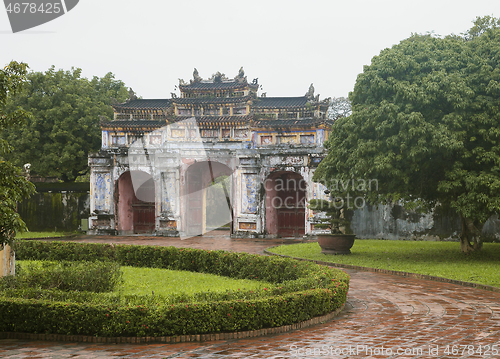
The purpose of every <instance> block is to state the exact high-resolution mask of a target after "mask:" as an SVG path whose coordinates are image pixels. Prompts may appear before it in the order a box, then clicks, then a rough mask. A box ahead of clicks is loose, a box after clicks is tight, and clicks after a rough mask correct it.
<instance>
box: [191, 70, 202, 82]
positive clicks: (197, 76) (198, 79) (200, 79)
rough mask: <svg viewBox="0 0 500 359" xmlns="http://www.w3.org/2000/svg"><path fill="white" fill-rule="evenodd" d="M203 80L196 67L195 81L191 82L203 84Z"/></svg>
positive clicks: (194, 72)
mask: <svg viewBox="0 0 500 359" xmlns="http://www.w3.org/2000/svg"><path fill="white" fill-rule="evenodd" d="M202 80H203V79H202V78H201V76H200V75H199V74H198V70H197V69H196V67H195V68H194V71H193V79H192V80H191V83H193V82H201V81H202Z"/></svg>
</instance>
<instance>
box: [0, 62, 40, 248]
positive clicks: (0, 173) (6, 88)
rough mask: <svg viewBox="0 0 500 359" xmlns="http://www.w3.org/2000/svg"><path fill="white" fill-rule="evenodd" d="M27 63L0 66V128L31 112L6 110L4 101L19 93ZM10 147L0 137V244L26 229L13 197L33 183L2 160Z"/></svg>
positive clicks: (27, 190) (17, 197) (26, 191)
mask: <svg viewBox="0 0 500 359" xmlns="http://www.w3.org/2000/svg"><path fill="white" fill-rule="evenodd" d="M27 68H28V66H27V65H26V64H24V63H17V62H15V61H12V62H11V63H10V64H9V65H7V66H6V67H5V68H4V69H3V70H2V69H0V131H1V132H3V131H5V129H7V128H9V127H15V128H17V127H19V126H20V125H21V124H22V122H23V121H24V120H25V119H26V118H29V117H30V116H31V115H30V114H29V113H28V112H26V111H24V110H23V109H20V108H17V109H14V110H12V111H7V110H6V106H5V105H6V102H7V101H8V100H9V98H11V97H12V96H15V95H16V94H19V93H20V91H21V89H22V87H23V85H24V84H25V83H26V74H27ZM11 151H12V147H11V146H10V145H9V143H8V142H7V141H6V140H5V139H2V138H0V247H3V245H5V244H10V243H11V242H12V240H13V239H14V237H15V234H16V232H17V231H23V230H27V228H26V225H25V223H24V222H23V221H22V220H21V217H20V216H19V215H18V214H17V212H16V206H17V201H20V200H22V199H23V198H25V197H29V196H30V195H31V194H32V193H33V192H34V186H33V184H31V183H30V182H29V181H28V180H27V179H26V178H25V177H24V176H23V174H22V171H21V169H20V168H18V167H16V166H14V165H13V164H12V163H10V162H8V161H6V160H5V158H4V156H5V155H6V154H8V153H9V152H11Z"/></svg>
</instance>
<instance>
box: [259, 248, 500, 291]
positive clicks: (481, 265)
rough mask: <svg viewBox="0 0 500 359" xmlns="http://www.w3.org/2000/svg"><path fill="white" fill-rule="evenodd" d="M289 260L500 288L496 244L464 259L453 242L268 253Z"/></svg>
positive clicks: (306, 249)
mask: <svg viewBox="0 0 500 359" xmlns="http://www.w3.org/2000/svg"><path fill="white" fill-rule="evenodd" d="M269 251H270V252H272V253H277V254H283V255H287V256H291V257H298V258H306V259H313V260H321V261H325V262H332V263H341V264H350V265H355V266H361V267H370V268H380V269H389V270H395V271H403V272H410V273H418V274H426V275H432V276H437V277H444V278H449V279H455V280H461V281H465V282H474V283H480V284H486V285H490V286H494V287H500V243H484V247H483V249H482V250H481V251H479V252H477V253H476V252H475V253H470V254H468V255H466V254H464V253H462V252H461V251H460V244H459V243H457V242H429V241H391V240H375V239H356V241H355V242H354V246H353V247H352V249H351V252H352V254H350V255H337V256H335V255H327V254H322V253H321V248H320V247H319V245H318V243H317V242H312V243H301V244H292V245H283V246H279V247H275V248H271V249H269Z"/></svg>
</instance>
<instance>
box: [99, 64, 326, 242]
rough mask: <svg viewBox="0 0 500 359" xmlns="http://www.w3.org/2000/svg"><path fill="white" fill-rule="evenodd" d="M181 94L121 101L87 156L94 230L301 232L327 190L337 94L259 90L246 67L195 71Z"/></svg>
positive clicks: (306, 229)
mask: <svg viewBox="0 0 500 359" xmlns="http://www.w3.org/2000/svg"><path fill="white" fill-rule="evenodd" d="M178 87H179V90H180V95H179V96H177V95H176V94H174V93H173V94H172V95H171V98H169V99H137V98H135V97H134V96H131V98H130V99H129V100H128V101H127V102H125V103H123V104H116V105H114V106H113V108H114V120H113V121H110V122H102V123H101V128H102V148H101V150H100V151H99V152H98V153H93V154H90V155H89V165H90V167H91V216H90V218H89V229H90V233H96V234H97V233H106V234H133V233H153V234H156V235H164V236H177V235H180V236H184V237H187V236H194V235H199V234H203V233H205V232H207V231H209V230H211V229H214V228H218V227H221V226H227V227H229V228H230V230H231V234H232V236H234V237H242V236H253V237H256V236H262V237H301V236H303V235H307V234H310V233H311V232H312V230H313V227H314V220H313V213H312V211H310V210H309V209H307V202H308V201H309V200H310V199H312V198H321V197H322V196H324V194H323V188H322V187H321V185H318V184H316V183H313V182H312V180H311V178H312V175H313V173H314V170H315V168H316V167H317V165H318V164H319V162H320V161H321V159H322V158H323V157H324V148H323V142H324V141H325V140H326V139H327V137H328V128H329V124H328V119H327V111H328V107H329V103H330V99H324V100H322V101H321V100H320V99H319V95H317V96H315V95H314V88H313V86H312V85H311V87H310V88H309V91H308V92H307V93H306V94H305V95H304V96H299V97H266V96H265V94H262V95H259V94H258V90H259V84H258V80H257V79H254V80H253V81H251V82H248V81H247V78H246V76H245V74H244V71H243V69H240V71H239V73H238V75H237V76H235V77H234V78H232V79H229V78H227V77H226V76H225V75H224V74H221V73H219V72H218V73H216V74H215V75H213V76H212V77H211V78H209V79H202V78H201V77H200V76H199V74H198V72H197V71H196V69H195V71H194V73H193V79H192V80H190V81H189V83H187V82H184V81H183V80H179V86H178Z"/></svg>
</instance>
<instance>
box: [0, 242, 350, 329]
mask: <svg viewBox="0 0 500 359" xmlns="http://www.w3.org/2000/svg"><path fill="white" fill-rule="evenodd" d="M14 248H15V250H16V257H17V258H18V259H22V260H28V259H31V260H41V259H47V260H69V259H71V260H85V261H97V260H113V261H116V262H118V263H119V264H121V265H131V266H139V267H156V268H166V269H175V270H189V271H193V272H203V273H211V274H217V275H223V276H227V277H231V278H238V279H243V278H244V279H254V280H264V281H268V282H271V283H273V286H272V287H270V288H265V289H263V290H262V291H261V292H260V293H253V292H252V291H247V292H245V291H238V292H229V293H227V294H223V295H221V296H220V297H218V298H215V299H216V300H213V299H214V298H213V297H211V296H207V298H205V299H206V300H205V301H203V300H200V298H201V299H203V298H202V297H200V298H197V299H198V301H192V302H189V303H186V302H183V303H180V302H177V303H171V302H168V301H166V300H162V299H161V298H159V299H158V298H156V302H155V301H153V300H149V301H148V300H147V299H146V298H144V299H145V303H148V305H140V304H138V305H125V304H123V301H122V300H120V299H116V298H115V302H116V303H118V304H113V300H110V301H108V302H106V300H103V301H99V300H89V302H75V301H72V300H71V299H72V298H76V297H79V298H80V299H81V298H82V297H86V298H101V299H103V298H110V296H109V295H108V296H107V297H105V296H104V294H95V293H92V294H89V292H81V293H73V294H72V293H71V292H66V294H62V293H61V292H54V291H52V292H45V295H44V292H43V291H41V290H36V289H31V290H24V291H18V292H16V291H15V290H7V291H4V292H3V293H2V296H1V297H0V313H3V315H2V316H0V331H4V332H25V333H55V334H70V335H96V336H111V337H115V336H154V337H158V336H172V335H185V334H205V333H217V332H234V331H247V330H256V329H261V328H269V327H278V326H282V325H289V324H293V323H297V322H301V321H305V320H308V319H310V318H312V317H315V316H319V315H324V314H326V313H329V312H332V311H334V310H336V309H338V308H340V307H342V306H343V305H344V303H345V301H346V297H347V291H348V287H349V276H348V275H347V274H346V273H345V272H343V271H340V270H336V269H331V268H328V267H326V266H320V265H317V264H312V263H305V262H300V261H296V260H292V259H289V258H277V257H267V256H258V255H251V254H247V253H232V252H225V251H219V250H217V251H205V250H199V249H185V248H174V247H152V246H130V245H116V246H114V245H111V244H109V245H108V244H94V243H71V242H58V241H53V242H45V241H19V242H17V243H16V244H15V246H14ZM51 293H52V294H51ZM106 295H107V294H106ZM58 296H59V297H58ZM64 296H66V297H64ZM94 296H96V297H94ZM50 297H52V299H55V300H47V299H37V298H50ZM63 297H64V301H58V300H57V299H61V298H63Z"/></svg>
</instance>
